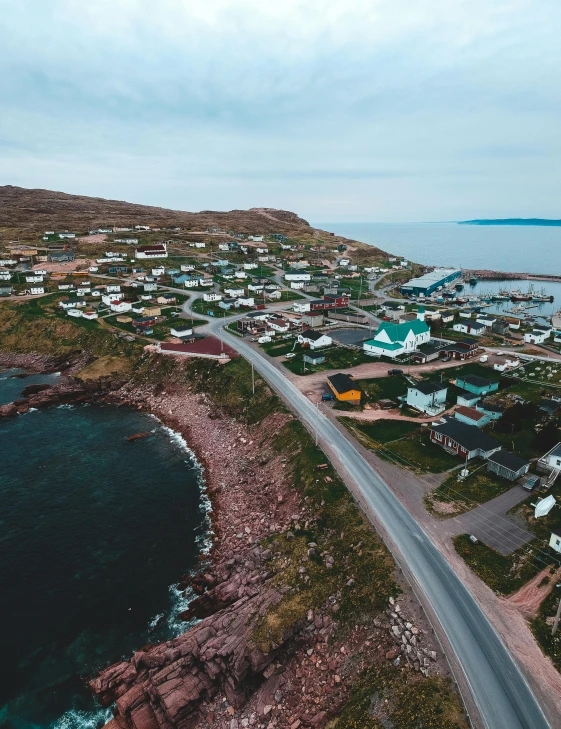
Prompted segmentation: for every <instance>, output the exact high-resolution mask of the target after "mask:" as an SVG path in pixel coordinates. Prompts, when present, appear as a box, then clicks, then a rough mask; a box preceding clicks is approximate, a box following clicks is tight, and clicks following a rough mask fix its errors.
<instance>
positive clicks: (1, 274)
mask: <svg viewBox="0 0 561 729" xmlns="http://www.w3.org/2000/svg"><path fill="white" fill-rule="evenodd" d="M11 278H12V274H11V273H10V271H0V281H9V280H10V279H11Z"/></svg>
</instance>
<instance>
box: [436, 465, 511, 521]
mask: <svg viewBox="0 0 561 729" xmlns="http://www.w3.org/2000/svg"><path fill="white" fill-rule="evenodd" d="M478 465H480V464H478ZM459 473H460V472H459V470H458V471H456V472H454V473H451V474H450V475H449V476H448V478H447V479H446V480H445V481H444V482H443V483H442V484H441V485H440V486H439V487H438V488H437V489H435V490H434V491H432V492H431V493H430V494H428V495H427V496H426V497H425V504H426V506H427V509H428V510H429V511H431V512H432V513H433V514H437V515H442V516H457V515H458V514H463V513H464V512H465V511H469V510H470V509H473V508H474V507H475V506H477V505H478V504H484V503H486V502H487V501H490V500H491V499H494V498H495V497H496V496H500V494H502V493H504V492H505V491H508V490H509V489H511V488H512V487H513V483H512V481H508V480H507V479H505V478H501V477H500V476H497V475H495V474H494V473H491V472H489V471H488V470H487V469H486V468H481V469H480V470H478V471H476V472H475V473H471V474H470V475H469V476H468V477H467V478H466V479H464V480H463V481H458V475H459Z"/></svg>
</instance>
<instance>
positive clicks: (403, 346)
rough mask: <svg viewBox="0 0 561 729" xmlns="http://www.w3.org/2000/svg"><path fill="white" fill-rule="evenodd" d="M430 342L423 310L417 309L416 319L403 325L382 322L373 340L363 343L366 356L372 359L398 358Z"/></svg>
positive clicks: (422, 308)
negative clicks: (381, 357)
mask: <svg viewBox="0 0 561 729" xmlns="http://www.w3.org/2000/svg"><path fill="white" fill-rule="evenodd" d="M429 340H430V328H429V326H428V324H427V323H426V322H425V309H424V307H423V306H420V307H419V310H418V311H417V318H416V319H414V320H413V321H407V322H404V323H403V324H394V323H393V322H391V321H383V322H382V323H381V324H380V326H379V327H378V331H377V332H376V334H375V335H374V338H373V339H368V340H367V341H366V342H364V344H363V345H362V346H363V349H364V352H365V353H366V354H370V355H372V356H374V357H380V356H381V355H385V356H386V357H392V358H393V357H399V355H401V354H409V353H411V352H414V351H415V350H416V349H417V348H418V347H419V346H420V345H421V344H426V343H427V342H428V341H429Z"/></svg>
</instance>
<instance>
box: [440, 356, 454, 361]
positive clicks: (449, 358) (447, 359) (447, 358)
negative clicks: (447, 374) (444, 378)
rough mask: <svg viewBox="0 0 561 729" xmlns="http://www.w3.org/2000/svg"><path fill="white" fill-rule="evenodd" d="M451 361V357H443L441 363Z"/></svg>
mask: <svg viewBox="0 0 561 729" xmlns="http://www.w3.org/2000/svg"><path fill="white" fill-rule="evenodd" d="M451 359H452V357H443V358H442V361H443V362H450V360H451Z"/></svg>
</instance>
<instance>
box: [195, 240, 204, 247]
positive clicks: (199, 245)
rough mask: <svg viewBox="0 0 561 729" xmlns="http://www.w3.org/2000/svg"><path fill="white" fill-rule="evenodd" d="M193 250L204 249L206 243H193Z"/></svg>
mask: <svg viewBox="0 0 561 729" xmlns="http://www.w3.org/2000/svg"><path fill="white" fill-rule="evenodd" d="M195 248H206V243H202V242H201V241H198V242H197V243H195Z"/></svg>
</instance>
